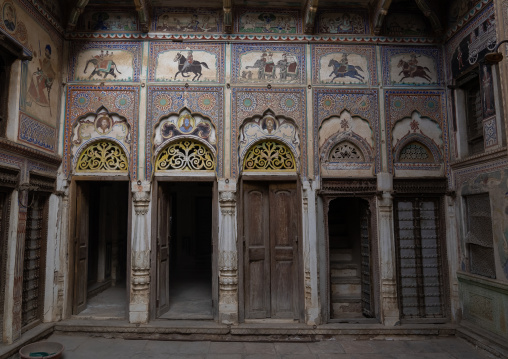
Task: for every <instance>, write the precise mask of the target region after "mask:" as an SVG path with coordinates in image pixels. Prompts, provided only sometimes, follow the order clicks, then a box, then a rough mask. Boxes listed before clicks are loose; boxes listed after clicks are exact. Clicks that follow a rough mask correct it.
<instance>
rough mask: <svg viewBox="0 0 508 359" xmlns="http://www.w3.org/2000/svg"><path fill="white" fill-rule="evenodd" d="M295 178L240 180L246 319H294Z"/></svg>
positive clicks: (296, 308) (296, 316)
mask: <svg viewBox="0 0 508 359" xmlns="http://www.w3.org/2000/svg"><path fill="white" fill-rule="evenodd" d="M296 198H297V196H296V184H294V183H289V184H288V183H280V184H279V183H274V184H268V183H244V184H243V217H244V218H243V236H244V278H245V282H244V287H245V296H244V301H245V318H247V319H262V318H288V319H298V223H297V218H298V208H297V203H296Z"/></svg>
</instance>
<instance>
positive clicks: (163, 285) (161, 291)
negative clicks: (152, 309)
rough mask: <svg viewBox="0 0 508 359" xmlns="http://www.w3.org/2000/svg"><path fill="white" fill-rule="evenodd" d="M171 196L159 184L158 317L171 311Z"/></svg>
mask: <svg viewBox="0 0 508 359" xmlns="http://www.w3.org/2000/svg"><path fill="white" fill-rule="evenodd" d="M170 229H171V195H170V194H168V193H167V191H165V189H164V186H161V185H160V184H159V186H158V196H157V316H161V315H162V314H164V313H165V312H166V311H167V310H168V309H169V244H170V239H171V238H170V237H171V230H170Z"/></svg>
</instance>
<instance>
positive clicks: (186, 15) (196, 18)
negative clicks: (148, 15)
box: [152, 8, 222, 33]
mask: <svg viewBox="0 0 508 359" xmlns="http://www.w3.org/2000/svg"><path fill="white" fill-rule="evenodd" d="M221 14H222V13H221V12H220V11H218V10H207V9H202V10H200V11H198V12H196V11H195V10H194V9H190V10H186V9H182V8H156V9H155V11H154V21H153V22H152V30H153V31H160V32H174V33H178V32H184V33H200V32H211V33H216V32H219V33H220V32H221V31H222V23H221Z"/></svg>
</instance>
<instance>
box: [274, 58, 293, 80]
mask: <svg viewBox="0 0 508 359" xmlns="http://www.w3.org/2000/svg"><path fill="white" fill-rule="evenodd" d="M276 67H277V68H278V69H279V77H280V79H281V80H287V79H288V78H290V79H296V78H297V77H298V62H297V61H296V58H295V57H294V56H292V55H290V54H287V53H283V54H282V60H279V61H278V62H277V66H276Z"/></svg>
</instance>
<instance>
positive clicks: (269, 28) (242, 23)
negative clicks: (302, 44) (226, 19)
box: [236, 9, 302, 34]
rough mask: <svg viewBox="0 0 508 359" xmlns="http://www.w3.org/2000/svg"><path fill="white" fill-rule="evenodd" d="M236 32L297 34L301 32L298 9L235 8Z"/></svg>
mask: <svg viewBox="0 0 508 359" xmlns="http://www.w3.org/2000/svg"><path fill="white" fill-rule="evenodd" d="M236 19H237V20H236V21H237V23H236V30H237V32H238V33H247V34H252V33H269V34H297V33H301V32H302V26H301V21H300V15H299V11H297V10H270V9H263V10H262V11H255V10H252V9H240V10H237V16H236Z"/></svg>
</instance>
